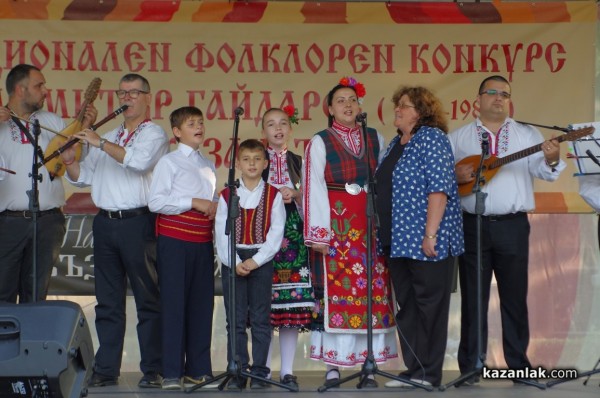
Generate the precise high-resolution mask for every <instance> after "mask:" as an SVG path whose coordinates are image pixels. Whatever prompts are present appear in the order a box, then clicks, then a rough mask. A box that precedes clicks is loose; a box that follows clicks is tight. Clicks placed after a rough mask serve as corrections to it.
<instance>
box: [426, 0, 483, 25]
mask: <svg viewBox="0 0 600 398" xmlns="http://www.w3.org/2000/svg"><path fill="white" fill-rule="evenodd" d="M420 4H421V5H420V7H421V8H422V9H423V13H424V14H426V15H428V16H429V17H430V20H429V21H427V22H429V23H456V24H460V23H470V22H471V21H470V20H469V18H468V17H467V16H465V15H464V8H463V7H462V6H460V5H459V4H458V3H444V4H439V3H435V4H432V3H420Z"/></svg>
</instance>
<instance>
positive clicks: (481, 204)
mask: <svg viewBox="0 0 600 398" xmlns="http://www.w3.org/2000/svg"><path fill="white" fill-rule="evenodd" d="M481 152H482V155H481V158H480V159H479V166H478V167H477V172H476V174H475V185H473V193H474V194H475V216H476V228H475V229H476V238H475V241H476V246H475V250H476V253H477V261H476V263H477V285H476V294H477V316H476V322H477V362H476V363H475V367H474V368H473V370H471V371H470V372H467V373H464V374H462V375H460V376H459V377H458V378H456V379H454V380H452V381H451V382H449V383H447V384H444V385H442V386H440V391H445V390H446V389H448V387H451V386H457V387H460V386H461V384H462V383H463V382H464V381H465V380H468V379H469V378H471V377H472V376H479V375H481V372H482V370H483V367H484V366H485V352H484V350H483V336H482V334H483V315H482V314H481V307H482V303H481V301H482V300H483V298H482V291H483V289H482V281H481V278H482V269H483V256H482V251H483V250H482V247H481V239H482V223H483V220H482V217H483V213H485V198H486V197H487V195H488V194H487V193H485V192H483V191H482V190H481V187H482V186H483V185H485V176H483V171H484V167H485V166H484V164H483V161H484V160H485V159H486V158H487V157H489V154H490V151H489V141H487V140H482V142H481Z"/></svg>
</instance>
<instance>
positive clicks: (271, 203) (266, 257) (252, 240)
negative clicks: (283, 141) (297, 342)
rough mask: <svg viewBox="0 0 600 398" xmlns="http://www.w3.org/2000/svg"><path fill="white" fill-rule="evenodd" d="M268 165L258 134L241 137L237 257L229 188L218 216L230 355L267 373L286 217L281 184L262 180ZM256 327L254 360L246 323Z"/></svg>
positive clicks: (235, 385) (238, 383) (238, 385)
mask: <svg viewBox="0 0 600 398" xmlns="http://www.w3.org/2000/svg"><path fill="white" fill-rule="evenodd" d="M267 166H268V157H267V154H266V151H265V147H264V146H263V144H262V143H261V142H260V141H258V140H254V139H249V140H246V141H243V142H242V143H241V144H240V147H239V149H238V155H237V168H238V169H239V170H240V171H241V173H242V178H241V180H240V187H239V188H238V189H237V194H238V196H239V198H240V201H239V206H240V209H239V210H240V216H239V218H237V219H236V220H235V223H234V227H233V228H232V231H231V233H233V234H235V242H236V256H235V257H236V258H235V259H233V261H231V260H230V258H229V257H230V248H229V243H230V239H229V235H226V234H225V225H226V222H227V214H228V210H227V206H228V201H229V188H226V189H224V190H223V191H222V193H221V197H220V198H219V205H218V207H217V215H216V217H215V235H216V247H217V254H218V256H219V259H220V260H221V263H222V264H223V267H222V270H221V271H222V280H223V297H224V301H225V311H226V312H225V314H226V317H227V339H228V342H229V344H228V345H227V360H228V361H229V362H231V360H232V358H233V355H234V354H236V355H238V357H239V359H240V363H241V366H242V370H249V371H250V372H251V373H252V374H255V375H257V376H260V377H263V378H264V377H267V376H268V374H269V372H270V370H269V368H268V367H267V365H266V364H267V356H268V352H269V345H270V343H271V325H270V314H271V284H272V277H273V262H272V259H273V257H274V256H275V254H276V253H277V251H278V250H279V248H280V246H281V241H282V239H283V230H284V223H285V207H284V205H283V199H282V196H281V193H279V190H278V189H277V188H275V187H274V186H272V185H270V184H267V183H265V182H264V181H263V180H262V177H261V175H262V172H263V170H265V169H266V168H267ZM231 264H235V278H236V279H235V292H234V293H235V303H231V302H230V298H229V294H230V289H231V286H230V281H229V278H230V272H234V271H233V269H232V266H231ZM231 305H235V310H236V319H229V308H230V306H231ZM248 323H249V325H250V327H251V328H252V365H250V358H249V355H248V334H247V332H246V325H247V324H248ZM231 338H235V339H236V340H235V341H236V351H237V352H236V353H232V352H231V343H230V339H231ZM245 386H246V379H245V378H236V377H234V378H232V379H231V380H230V382H229V384H228V386H227V388H228V389H233V390H241V389H243V388H244V387H245ZM266 386H267V384H266V383H264V382H261V381H259V380H256V379H252V382H251V383H250V388H253V389H256V388H264V387H266Z"/></svg>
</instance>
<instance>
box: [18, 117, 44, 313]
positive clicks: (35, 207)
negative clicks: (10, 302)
mask: <svg viewBox="0 0 600 398" xmlns="http://www.w3.org/2000/svg"><path fill="white" fill-rule="evenodd" d="M41 133H42V130H41V128H40V121H39V120H37V119H36V120H35V121H34V124H33V147H34V148H38V149H39V145H38V144H39V138H40V134H41ZM38 156H39V154H38V151H35V150H34V151H33V163H32V167H31V174H29V176H30V177H31V191H27V196H29V210H30V211H31V222H32V224H33V259H32V267H31V268H32V274H33V275H32V277H31V278H32V282H33V291H32V293H31V294H32V296H31V300H32V302H34V303H35V302H36V301H37V293H38V292H37V253H38V247H37V246H38V237H37V235H38V214H39V213H38V212H39V211H40V195H39V194H40V190H39V187H38V182H41V181H42V175H41V174H40V167H39V164H38ZM43 159H44V158H43V157H42V158H41V159H40V160H43ZM19 301H20V299H19Z"/></svg>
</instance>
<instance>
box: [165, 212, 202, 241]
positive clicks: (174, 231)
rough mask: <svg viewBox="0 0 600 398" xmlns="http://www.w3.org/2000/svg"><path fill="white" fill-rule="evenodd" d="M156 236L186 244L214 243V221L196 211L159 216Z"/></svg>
mask: <svg viewBox="0 0 600 398" xmlns="http://www.w3.org/2000/svg"><path fill="white" fill-rule="evenodd" d="M156 234H157V235H163V236H168V237H170V238H174V239H180V240H184V241H186V242H198V243H206V242H212V240H213V220H209V219H208V217H207V216H206V215H204V214H202V213H200V212H198V211H196V210H190V211H186V212H185V213H181V214H177V215H166V214H159V215H158V217H157V218H156Z"/></svg>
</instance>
